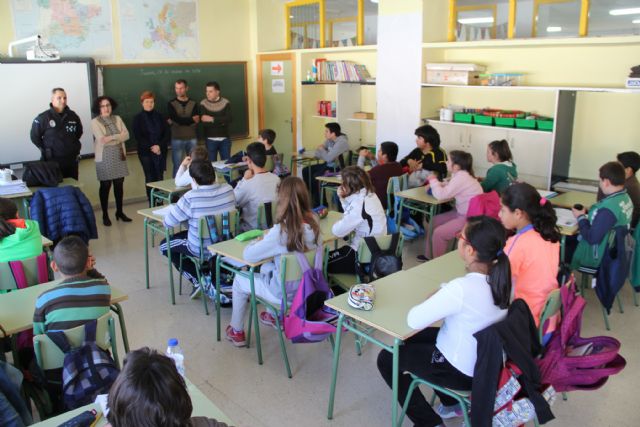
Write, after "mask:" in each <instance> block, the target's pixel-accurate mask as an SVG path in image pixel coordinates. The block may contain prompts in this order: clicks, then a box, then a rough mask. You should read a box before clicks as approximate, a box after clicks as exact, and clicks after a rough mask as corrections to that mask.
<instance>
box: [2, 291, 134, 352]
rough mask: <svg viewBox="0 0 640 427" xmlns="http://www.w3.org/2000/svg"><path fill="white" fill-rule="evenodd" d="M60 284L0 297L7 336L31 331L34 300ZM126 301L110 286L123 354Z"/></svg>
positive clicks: (14, 292) (127, 340)
mask: <svg viewBox="0 0 640 427" xmlns="http://www.w3.org/2000/svg"><path fill="white" fill-rule="evenodd" d="M60 282H61V281H60V280H54V281H51V282H47V283H43V284H41V285H35V286H30V287H28V288H25V289H18V290H15V291H11V292H8V293H6V294H3V295H0V324H2V326H3V327H4V329H5V330H6V331H7V334H8V335H14V334H17V333H18V332H22V331H27V330H29V329H32V328H33V311H34V309H35V306H36V299H38V296H40V294H42V293H43V292H45V291H48V290H49V289H52V288H55V287H56V286H58V285H59V284H60ZM127 299H129V296H128V295H127V294H125V293H124V292H122V291H121V290H120V289H118V288H116V287H115V286H111V310H112V311H113V312H115V313H116V314H117V315H118V320H119V321H120V330H121V331H122V341H123V343H124V349H125V352H129V339H128V338H127V328H126V326H125V323H124V312H123V311H122V307H120V303H121V302H122V301H126V300H127Z"/></svg>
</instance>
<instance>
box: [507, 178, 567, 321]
mask: <svg viewBox="0 0 640 427" xmlns="http://www.w3.org/2000/svg"><path fill="white" fill-rule="evenodd" d="M500 219H501V220H502V224H504V226H505V228H507V229H510V230H515V231H516V234H515V235H514V236H512V237H510V238H509V239H508V240H507V244H506V245H505V247H504V252H505V253H506V254H507V256H508V257H509V261H510V262H511V275H512V280H513V288H514V291H515V296H514V299H515V298H522V299H524V300H525V302H526V303H527V305H528V306H529V309H530V310H531V314H532V315H533V318H534V320H535V322H536V325H537V324H538V322H539V320H540V314H541V312H542V309H543V307H544V303H545V301H546V299H547V296H548V295H549V293H550V292H551V291H552V290H554V289H557V288H558V279H557V276H558V264H559V262H560V243H559V242H560V231H559V230H558V227H557V226H556V221H557V219H556V213H555V211H554V210H553V208H552V207H551V203H550V202H549V201H547V199H545V198H544V197H540V194H539V193H538V191H537V190H536V189H535V188H533V187H532V186H531V185H529V184H526V183H519V184H513V185H511V186H509V187H508V188H507V189H506V190H505V192H504V193H503V195H502V200H501V207H500ZM553 329H554V327H550V328H548V330H547V332H549V331H551V330H553Z"/></svg>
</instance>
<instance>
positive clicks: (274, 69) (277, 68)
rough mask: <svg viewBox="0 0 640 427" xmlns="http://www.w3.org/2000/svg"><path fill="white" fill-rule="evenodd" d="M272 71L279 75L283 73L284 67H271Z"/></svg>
mask: <svg viewBox="0 0 640 427" xmlns="http://www.w3.org/2000/svg"><path fill="white" fill-rule="evenodd" d="M271 69H272V70H273V71H275V72H277V73H279V72H280V71H282V67H281V66H280V64H277V65H274V66H273V67H271Z"/></svg>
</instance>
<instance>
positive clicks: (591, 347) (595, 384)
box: [537, 279, 627, 392]
mask: <svg viewBox="0 0 640 427" xmlns="http://www.w3.org/2000/svg"><path fill="white" fill-rule="evenodd" d="M560 294H561V297H562V321H561V322H560V327H559V328H558V329H556V331H555V332H554V333H553V336H552V337H551V340H550V341H549V343H548V344H547V347H546V349H545V354H544V356H543V357H542V359H539V360H537V364H538V368H539V369H540V373H541V375H542V382H543V383H544V384H551V385H552V386H553V387H554V388H555V389H556V391H559V392H562V391H571V390H595V389H598V388H600V387H602V386H603V385H604V383H605V382H607V379H608V378H609V376H610V375H614V374H617V373H618V372H620V371H621V370H622V369H623V368H624V367H625V365H626V363H627V362H626V361H625V359H624V358H623V357H622V356H621V355H620V354H618V352H619V350H620V341H618V340H617V339H615V338H613V337H605V336H598V337H592V338H582V337H581V336H580V327H581V324H582V312H583V311H584V307H585V305H586V301H585V300H584V298H582V297H581V296H580V295H577V294H576V286H575V279H574V280H573V281H572V282H571V284H570V285H568V286H562V287H561V289H560Z"/></svg>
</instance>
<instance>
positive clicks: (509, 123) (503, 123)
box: [496, 117, 516, 128]
mask: <svg viewBox="0 0 640 427" xmlns="http://www.w3.org/2000/svg"><path fill="white" fill-rule="evenodd" d="M515 124H516V119H514V118H512V117H496V126H500V127H503V128H512V127H514V126H515Z"/></svg>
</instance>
